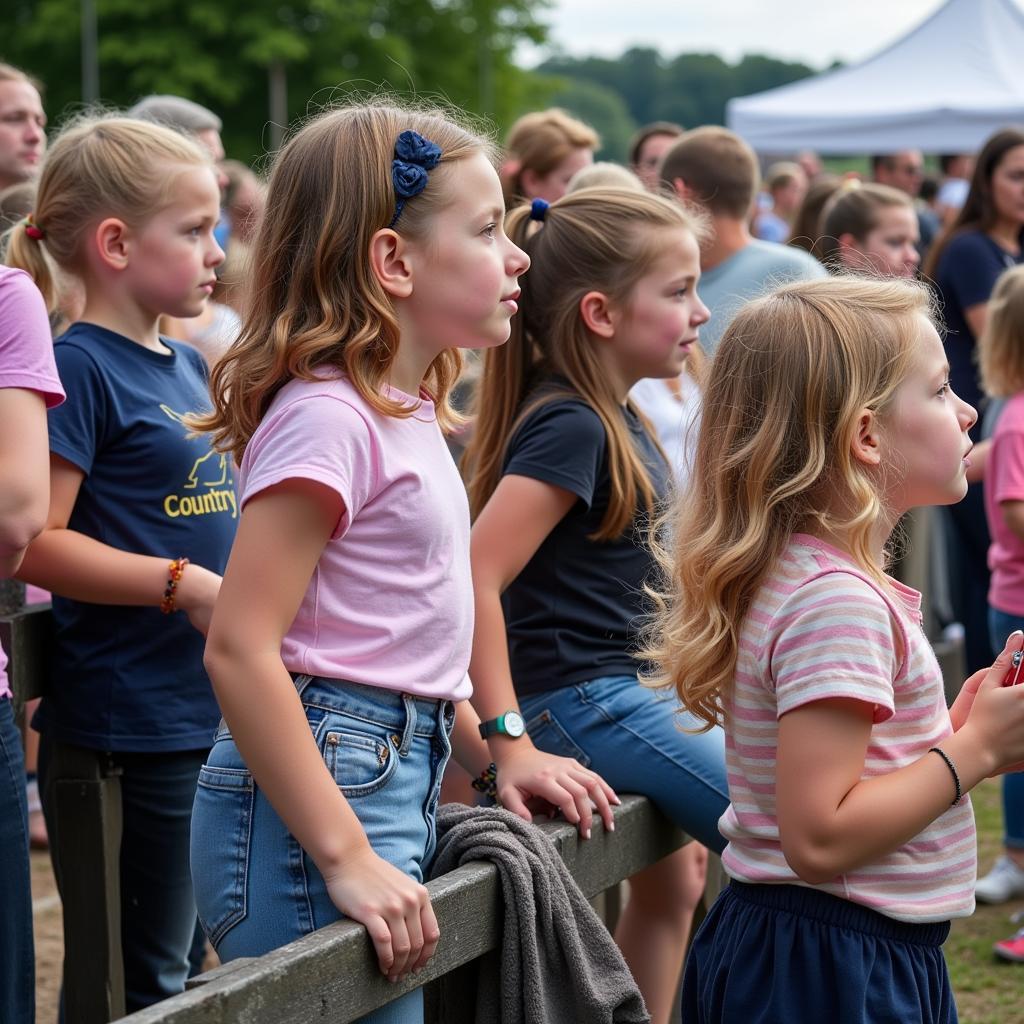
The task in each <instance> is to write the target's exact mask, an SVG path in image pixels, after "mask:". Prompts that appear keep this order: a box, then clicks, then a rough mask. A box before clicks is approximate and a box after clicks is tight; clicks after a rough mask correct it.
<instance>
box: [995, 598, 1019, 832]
mask: <svg viewBox="0 0 1024 1024" xmlns="http://www.w3.org/2000/svg"><path fill="white" fill-rule="evenodd" d="M988 629H989V639H990V640H991V642H992V650H993V651H1001V650H1002V649H1003V645H1004V644H1005V643H1006V638H1007V637H1008V636H1009V635H1010V634H1011V633H1012V632H1013V631H1014V630H1015V629H1024V615H1010V614H1009V613H1008V612H1001V611H999V609H998V608H993V607H992V606H991V605H989V608H988ZM1020 685H1024V684H1020ZM1003 829H1004V832H1005V834H1004V836H1003V845H1004V846H1005V847H1006V848H1007V849H1011V850H1024V772H1011V773H1010V774H1009V775H1004V776H1003Z"/></svg>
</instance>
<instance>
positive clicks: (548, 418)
mask: <svg viewBox="0 0 1024 1024" xmlns="http://www.w3.org/2000/svg"><path fill="white" fill-rule="evenodd" d="M622 414H623V416H624V418H625V420H626V425H627V427H628V428H629V433H630V436H631V437H632V439H633V443H634V444H635V445H636V448H637V451H638V452H639V453H640V455H641V457H642V458H643V459H644V461H645V463H646V464H647V467H648V471H649V473H650V475H651V480H652V483H653V484H654V488H655V493H656V495H657V496H658V499H659V501H661V500H663V499H664V498H665V496H666V495H667V494H668V490H669V487H670V480H671V473H670V470H669V467H668V464H667V463H666V462H665V459H664V458H663V457H662V455H661V453H660V452H659V451H658V449H657V447H656V444H655V442H654V441H653V440H652V439H651V438H650V437H649V436H648V434H647V432H646V431H645V430H644V429H643V426H642V425H641V423H640V420H639V418H638V417H637V416H636V414H635V413H634V412H632V411H630V410H629V409H626V408H624V409H623V412H622ZM502 472H503V475H505V476H508V475H515V476H525V477H530V478H531V479H534V480H542V481H544V482H545V483H549V484H554V485H555V486H557V487H562V488H564V489H565V490H567V491H571V492H572V493H573V494H575V495H576V496H577V497H578V498H579V500H578V501H577V502H576V503H575V505H573V507H572V508H571V509H570V510H569V512H568V513H567V514H566V516H565V517H564V518H563V519H562V521H561V522H560V523H559V524H558V525H557V526H556V527H555V528H554V529H553V530H552V531H551V533H550V534H548V536H547V537H546V538H545V539H544V542H543V543H542V544H541V546H540V547H539V548H538V549H537V551H536V553H535V554H534V556H533V558H531V559H530V561H529V562H528V563H527V565H526V567H525V568H524V569H523V571H522V572H521V573H520V574H519V576H518V577H517V578H516V579H515V581H514V582H513V583H512V584H511V585H510V586H509V588H508V590H507V591H506V592H505V595H504V599H503V605H504V609H505V624H506V628H507V631H508V648H509V658H510V660H511V665H512V679H513V682H514V683H515V687H516V692H517V693H520V694H528V693H539V692H542V691H544V690H551V689H555V688H556V687H561V686H569V685H571V684H573V683H579V682H584V681H586V680H588V679H597V678H600V677H601V676H609V675H630V674H633V673H635V672H636V671H637V669H638V668H639V667H640V665H639V662H638V661H637V660H636V658H635V657H633V652H634V651H635V649H636V646H637V630H638V627H639V626H640V625H641V624H642V622H641V618H642V616H643V615H644V614H646V613H647V612H648V611H649V610H650V609H649V608H648V606H647V602H646V600H645V598H644V594H643V584H644V582H645V581H646V580H647V579H648V577H650V575H651V572H652V569H653V568H654V559H653V556H652V555H651V552H650V550H649V548H648V547H647V544H646V529H647V526H648V521H647V517H646V514H645V512H644V511H643V510H641V513H640V515H639V516H638V517H637V518H636V519H635V520H634V523H633V526H632V527H627V528H626V530H625V531H624V532H623V534H622V536H621V537H619V538H617V539H616V540H612V541H595V540H592V539H591V536H590V535H591V534H593V533H595V532H596V531H597V530H598V529H599V527H600V525H601V521H602V520H603V519H604V515H605V511H606V510H607V507H608V495H609V490H610V486H611V481H610V476H609V472H608V456H607V437H606V434H605V429H604V426H603V425H602V423H601V420H600V419H599V417H598V415H597V413H595V412H594V411H593V410H592V409H591V408H590V406H588V405H587V404H586V403H585V402H583V400H582V399H579V398H575V397H566V398H564V399H563V398H557V399H553V400H551V401H550V402H549V403H547V404H545V405H542V406H541V407H540V408H539V409H537V410H536V411H534V412H533V413H531V414H530V415H529V416H528V417H527V418H526V419H525V420H524V421H523V423H522V424H521V425H520V426H519V428H518V429H517V430H516V432H515V434H514V435H513V436H512V439H511V441H510V443H509V448H508V453H507V455H506V458H505V466H504V469H503V471H502Z"/></svg>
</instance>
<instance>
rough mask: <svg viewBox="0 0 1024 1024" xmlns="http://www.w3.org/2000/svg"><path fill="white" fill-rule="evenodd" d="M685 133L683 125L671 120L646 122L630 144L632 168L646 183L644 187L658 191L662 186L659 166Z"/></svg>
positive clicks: (651, 190)
mask: <svg viewBox="0 0 1024 1024" xmlns="http://www.w3.org/2000/svg"><path fill="white" fill-rule="evenodd" d="M682 134H683V127H682V125H678V124H673V122H671V121H653V122H651V124H645V125H644V126H643V127H642V128H641V129H640V130H639V131H638V132H637V133H636V135H634V136H633V140H632V141H631V142H630V144H629V166H630V170H632V171H633V173H634V174H635V175H636V176H637V177H638V178H639V179H640V180H641V181H642V182H643V183H644V188H646V189H648V191H650V192H657V191H658V189H659V188H661V175H660V174H659V173H658V168H659V167H660V166H661V161H662V158H663V157H664V156H665V154H666V153H667V152H668V151H669V150H670V149H671V148H672V143H673V142H675V140H676V139H678V138H679V136H680V135H682Z"/></svg>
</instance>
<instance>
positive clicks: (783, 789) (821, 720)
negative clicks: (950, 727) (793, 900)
mask: <svg viewBox="0 0 1024 1024" xmlns="http://www.w3.org/2000/svg"><path fill="white" fill-rule="evenodd" d="M1015 639H1016V640H1018V641H1019V638H1015ZM1016 646H1019V643H1018V644H1013V643H1008V644H1007V646H1006V648H1005V649H1004V650H1003V652H1002V653H1001V654H1000V656H999V657H998V658H997V659H996V661H995V664H994V665H993V666H992V668H991V669H990V670H989V673H988V675H987V676H986V678H985V681H984V682H983V683H982V684H981V686H980V687H979V689H978V693H977V696H976V698H975V700H974V702H973V705H972V706H971V708H970V711H969V713H968V715H967V719H966V721H965V722H964V724H963V726H962V727H961V728H960V729H959V730H958V731H957V732H955V733H953V735H951V736H950V737H948V738H947V739H946V740H944V741H943V742H942V744H941V747H942V749H943V750H944V751H945V752H946V753H947V754H948V755H949V756H950V757H951V758H952V759H953V761H954V763H955V765H956V768H957V771H958V773H959V776H960V781H961V785H962V787H963V791H964V792H967V791H968V790H969V789H972V788H973V787H974V786H976V785H977V784H978V783H979V782H980V781H981V780H982V779H984V778H986V777H987V776H989V775H991V774H993V773H994V772H995V771H997V770H998V769H999V768H1000V767H1002V766H1003V765H1005V764H1009V763H1012V762H1015V761H1020V760H1021V758H1022V757H1024V687H1003V686H1002V685H1001V684H1002V680H1003V677H1004V676H1005V675H1006V671H1007V669H1008V667H1009V663H1010V657H1011V655H1012V651H1013V650H1014V649H1016ZM871 716H872V709H871V706H870V705H869V704H867V703H864V702H861V701H856V700H851V699H832V700H822V701H816V702H814V703H811V704H806V705H804V706H802V707H799V708H797V709H795V710H794V711H790V712H789V713H787V714H786V715H784V716H783V717H782V719H781V720H780V722H779V745H778V764H777V776H776V802H777V811H778V822H779V834H780V840H781V843H782V851H783V853H784V854H785V857H786V860H787V861H788V863H789V865H790V867H792V868H793V870H794V871H795V872H796V873H797V874H798V875H799V876H800V877H801V878H802V879H803V880H804V881H806V882H809V883H811V884H821V883H823V882H827V881H830V880H832V879H834V878H835V877H837V876H838V875H841V874H843V873H845V872H848V871H851V870H853V869H855V868H857V867H860V866H861V865H863V864H867V863H870V862H872V861H874V860H877V859H878V858H879V857H881V856H884V855H885V854H887V853H890V852H891V851H893V850H895V849H897V848H898V847H900V846H902V845H903V844H905V843H907V842H909V841H910V840H911V839H913V838H914V836H916V835H917V834H918V833H920V832H921V831H923V830H924V828H925V827H926V826H927V825H928V824H929V823H931V822H932V821H934V820H935V818H937V817H938V816H939V815H940V814H941V813H942V812H943V811H945V810H946V808H948V807H949V805H950V803H951V802H952V799H953V796H954V794H955V786H954V782H953V779H952V775H951V773H950V771H949V768H948V767H947V766H946V764H945V763H944V761H943V759H942V758H941V757H939V755H938V754H934V753H926V754H925V755H924V756H923V757H921V758H920V759H919V760H917V761H915V762H914V763H913V764H911V765H908V766H907V767H905V768H900V769H897V770H896V771H893V772H890V773H889V774H886V775H881V776H877V777H875V778H872V779H867V780H863V781H862V780H861V775H862V773H863V770H864V759H865V755H866V752H867V747H868V740H869V737H870V733H871Z"/></svg>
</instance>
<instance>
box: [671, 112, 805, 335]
mask: <svg viewBox="0 0 1024 1024" xmlns="http://www.w3.org/2000/svg"><path fill="white" fill-rule="evenodd" d="M758 178H759V173H758V166H757V157H756V156H754V151H753V150H752V149H751V148H750V146H748V145H747V144H746V143H745V142H744V141H743V140H742V139H741V138H740V137H739V136H738V135H736V134H735V133H733V132H730V131H728V130H727V129H725V128H718V127H715V126H706V127H703V128H695V129H694V130H693V131H689V132H685V133H684V134H683V135H681V136H680V137H679V139H677V140H676V142H675V144H674V145H673V146H672V148H671V149H670V150H669V151H668V152H667V153H666V154H665V157H664V159H663V161H662V165H661V179H662V183H663V184H664V185H666V186H668V187H669V188H671V189H672V190H673V191H674V192H675V194H676V196H678V197H679V199H681V200H684V201H687V202H691V203H695V204H697V205H698V206H699V207H701V208H702V209H703V210H705V211H706V213H707V214H708V219H709V229H710V230H709V233H708V238H707V240H706V241H705V243H704V245H703V246H702V247H701V274H702V276H701V280H700V286H699V287H700V295H701V298H702V299H703V300H704V304H705V305H706V306H707V307H708V308H709V309H710V310H711V319H710V320H709V321H708V322H707V323H706V324H705V325H704V326H703V327H701V329H700V340H701V342H702V344H703V348H704V351H705V352H707V353H709V354H713V353H714V351H715V348H716V347H717V345H718V341H719V339H720V338H721V336H722V333H723V332H724V331H725V329H726V327H728V326H729V322H730V321H731V320H732V318H733V316H735V314H736V312H737V311H738V310H739V308H740V306H742V305H743V304H744V303H745V302H746V301H747V300H749V299H752V298H754V297H755V296H757V295H760V294H761V293H763V292H765V291H767V290H768V289H770V288H771V287H773V286H775V285H779V284H783V283H785V282H787V281H796V280H806V279H810V278H817V277H824V276H825V269H824V268H823V267H822V265H821V264H820V263H819V262H818V261H817V260H816V259H814V258H813V257H812V256H810V255H808V254H807V253H805V252H801V251H800V250H799V249H794V248H791V247H790V246H785V245H778V244H777V243H775V242H764V241H761V240H760V239H756V238H752V237H751V234H750V229H749V227H748V223H749V219H750V210H751V206H752V205H753V202H754V193H755V192H756V190H757V183H758Z"/></svg>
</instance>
